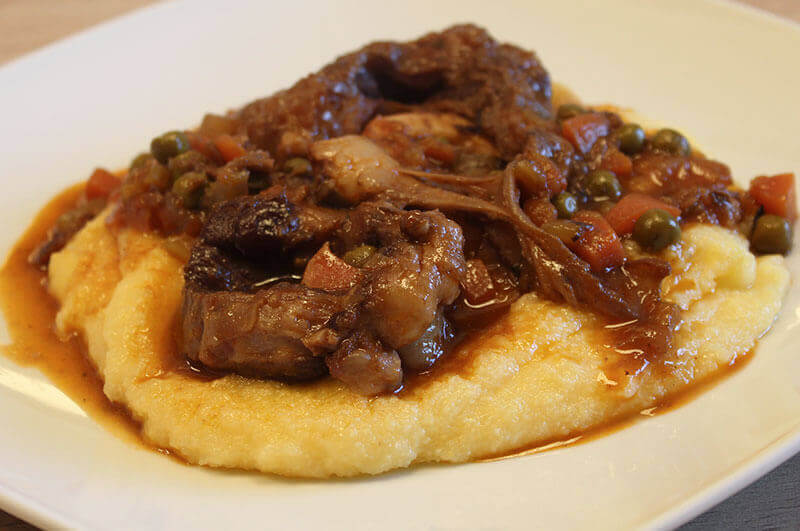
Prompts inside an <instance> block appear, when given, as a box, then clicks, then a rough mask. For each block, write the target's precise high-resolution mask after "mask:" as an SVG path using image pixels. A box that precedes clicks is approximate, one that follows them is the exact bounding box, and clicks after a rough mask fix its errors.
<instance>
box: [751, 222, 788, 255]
mask: <svg viewBox="0 0 800 531" xmlns="http://www.w3.org/2000/svg"><path fill="white" fill-rule="evenodd" d="M750 243H751V244H752V245H753V249H754V250H755V251H756V252H757V253H761V254H786V253H788V252H789V249H791V248H792V228H791V226H790V225H789V222H788V221H786V220H785V219H784V218H782V217H780V216H773V215H771V214H765V215H763V216H761V217H760V218H758V219H757V220H756V226H755V227H754V228H753V234H752V235H750Z"/></svg>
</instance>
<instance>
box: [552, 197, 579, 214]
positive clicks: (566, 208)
mask: <svg viewBox="0 0 800 531" xmlns="http://www.w3.org/2000/svg"><path fill="white" fill-rule="evenodd" d="M553 205H555V207H556V211H557V212H558V217H559V218H562V219H569V218H571V217H572V216H574V215H575V212H577V211H578V200H577V199H576V198H575V196H574V195H572V194H571V193H569V192H561V193H560V194H558V195H557V196H555V197H554V198H553Z"/></svg>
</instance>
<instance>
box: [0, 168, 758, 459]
mask: <svg viewBox="0 0 800 531" xmlns="http://www.w3.org/2000/svg"><path fill="white" fill-rule="evenodd" d="M82 191H83V184H79V185H75V186H73V187H72V188H69V189H67V190H65V191H64V192H62V193H61V194H59V195H58V196H56V197H55V198H54V199H53V200H52V201H50V202H49V203H48V204H47V205H46V206H45V207H44V208H43V209H42V211H41V212H39V214H38V215H37V216H36V218H35V219H34V220H33V223H32V224H31V226H30V227H29V228H28V230H27V231H26V232H25V234H24V235H23V236H22V238H21V239H20V240H19V241H18V242H17V243H16V245H15V246H14V248H13V249H12V251H11V253H10V254H9V256H8V258H7V260H6V263H5V265H3V267H2V269H0V309H2V311H3V314H4V317H5V319H6V323H7V325H8V331H9V335H10V337H11V344H9V345H6V346H3V347H2V352H3V353H4V354H5V355H6V356H7V357H8V358H10V359H11V360H12V361H14V362H16V363H18V364H19V365H22V366H26V367H35V368H36V369H38V370H39V371H41V372H42V373H43V374H44V375H45V376H47V378H48V379H49V380H50V381H51V382H53V384H55V385H56V386H57V387H58V388H59V389H61V390H62V391H63V392H64V393H65V394H66V395H67V396H69V397H70V398H71V399H72V400H73V401H74V402H75V403H76V404H78V405H79V406H80V407H81V408H82V409H83V410H84V411H85V412H86V413H87V414H88V415H89V416H90V417H91V418H92V419H94V420H95V421H97V422H98V423H100V424H101V425H103V426H104V427H105V428H106V429H108V430H109V431H111V432H112V433H114V434H115V435H117V436H119V437H120V438H122V439H123V440H126V441H128V442H133V443H136V444H140V445H144V446H146V447H148V448H151V449H154V450H156V451H159V452H161V453H164V454H167V455H171V456H173V457H177V456H176V454H175V453H174V452H171V451H168V450H165V449H161V448H153V447H152V446H151V445H149V444H147V443H146V442H145V441H144V440H143V439H142V437H141V426H140V425H139V423H138V422H136V420H135V419H133V418H132V416H131V415H130V413H129V411H128V410H127V409H126V408H125V407H124V406H122V405H119V404H114V403H112V402H111V401H110V400H109V399H108V398H107V397H106V396H105V394H103V381H102V378H101V377H100V376H99V374H98V373H97V370H96V368H95V367H94V365H93V364H92V362H91V361H90V360H89V358H88V356H87V355H86V352H85V345H84V344H83V342H82V340H81V338H79V337H70V338H66V339H62V338H59V337H58V335H57V334H56V331H55V328H54V327H55V324H54V323H55V317H56V313H57V311H58V303H57V302H56V301H55V299H53V297H51V296H50V294H49V293H48V292H47V289H46V276H47V275H46V273H45V272H44V271H42V270H40V269H38V268H35V267H33V266H31V265H30V264H29V263H28V255H29V254H30V253H31V251H32V250H33V249H34V248H35V247H36V246H37V245H38V244H39V243H40V242H41V241H42V240H43V239H44V238H45V236H46V234H47V231H48V229H49V228H50V227H51V226H52V225H53V224H54V223H55V221H56V219H57V218H58V216H60V215H61V214H62V213H64V212H66V211H67V210H69V209H70V208H72V207H73V206H74V205H75V203H76V201H77V199H78V197H79V196H80V195H81V193H82ZM514 333H515V331H514V326H513V324H512V323H511V320H510V319H509V318H508V315H507V314H506V315H503V316H501V317H499V318H498V319H496V320H495V321H494V322H493V323H492V324H489V325H488V326H486V327H484V328H482V329H481V330H480V331H479V333H473V334H468V335H466V336H465V337H464V338H463V339H462V340H461V341H460V343H459V345H458V346H457V347H456V348H455V349H454V350H453V352H451V353H450V355H448V356H447V357H445V358H444V359H443V360H440V361H439V362H437V363H436V364H435V365H434V367H433V368H432V369H430V370H428V371H426V372H423V373H418V374H410V375H408V376H407V382H406V384H405V387H404V388H403V389H402V390H401V391H400V392H399V395H400V396H401V397H402V396H409V395H412V394H413V393H415V392H417V391H419V390H420V389H424V388H425V387H426V386H427V385H429V384H430V383H432V382H434V381H436V380H437V379H438V378H440V377H442V376H443V375H445V374H452V373H456V374H461V375H464V376H467V375H468V374H469V372H470V371H471V367H472V365H473V361H474V359H475V357H476V355H477V354H478V353H479V352H480V350H481V349H480V348H479V347H480V344H481V343H482V341H483V340H484V339H485V338H486V337H487V336H489V337H492V336H496V335H504V336H511V335H514ZM751 358H752V353H748V355H745V356H740V357H739V358H737V359H736V360H734V362H732V363H731V370H725V371H720V372H719V373H717V374H715V375H713V376H711V377H710V378H707V379H705V380H703V381H701V382H693V383H692V385H691V386H689V387H688V388H687V389H686V390H684V391H682V392H680V393H678V394H677V395H674V396H671V397H669V398H668V399H665V400H663V401H661V402H660V403H658V404H657V405H656V406H654V407H650V408H648V409H646V410H644V411H642V412H641V415H629V416H625V417H622V418H616V419H612V420H610V421H609V422H608V423H605V424H603V425H601V426H598V427H595V428H592V429H590V430H586V431H583V432H580V433H574V434H570V435H568V436H567V437H563V438H559V439H555V440H552V441H545V442H544V443H543V442H541V441H540V442H537V443H536V444H535V445H530V446H526V447H522V448H517V449H514V450H511V451H507V452H502V453H501V454H498V455H492V456H486V457H483V458H480V459H478V461H492V460H497V459H505V458H508V457H516V456H522V455H530V454H535V453H540V452H543V451H546V450H550V449H554V448H559V447H563V446H568V445H573V444H576V443H579V442H588V441H591V440H594V439H596V438H598V437H602V436H605V435H608V434H609V433H612V432H614V431H616V430H619V429H622V428H624V427H626V426H628V425H630V424H631V423H633V422H636V421H637V420H638V419H639V418H641V417H642V416H653V415H655V414H660V413H664V412H666V411H670V410H672V409H675V408H677V407H679V406H681V405H683V404H685V403H687V402H689V401H690V400H692V399H693V398H694V397H696V396H697V395H698V394H700V393H702V392H704V391H705V390H707V389H708V388H709V387H711V386H713V385H715V384H716V383H718V382H719V381H720V380H721V379H723V378H726V377H728V376H729V375H730V374H732V373H733V372H735V371H736V370H739V369H740V368H741V367H743V366H745V365H746V364H747V362H748V361H749V360H750V359H751ZM631 363H632V365H630V366H628V365H626V364H620V365H619V369H620V370H621V371H622V372H624V373H626V374H630V373H629V372H628V371H632V370H633V371H635V369H636V367H638V365H637V363H638V362H637V361H635V360H632V361H631ZM184 365H185V366H184ZM635 366H636V367H635ZM174 370H175V372H179V373H183V374H187V375H192V376H193V377H198V378H204V379H209V380H211V379H214V378H217V377H220V376H221V375H220V374H217V373H208V372H207V371H206V370H204V368H199V367H195V366H190V365H188V364H183V363H182V364H181V366H180V367H174ZM307 385H313V384H307Z"/></svg>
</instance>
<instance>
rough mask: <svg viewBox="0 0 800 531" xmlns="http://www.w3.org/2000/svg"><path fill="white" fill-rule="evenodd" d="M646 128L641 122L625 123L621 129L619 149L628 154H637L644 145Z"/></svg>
mask: <svg viewBox="0 0 800 531" xmlns="http://www.w3.org/2000/svg"><path fill="white" fill-rule="evenodd" d="M644 139H645V134H644V129H642V128H641V127H639V124H625V125H623V126H622V127H621V128H620V130H619V149H620V151H622V152H623V153H625V154H626V155H635V154H636V153H639V152H640V151H641V150H642V147H643V146H644Z"/></svg>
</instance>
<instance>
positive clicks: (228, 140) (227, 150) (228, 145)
mask: <svg viewBox="0 0 800 531" xmlns="http://www.w3.org/2000/svg"><path fill="white" fill-rule="evenodd" d="M214 146H216V148H217V149H218V150H219V152H220V154H221V155H222V158H223V159H225V162H230V161H232V160H233V159H236V158H239V157H241V156H242V155H244V154H245V153H247V151H246V150H245V149H244V148H243V147H242V145H241V144H239V142H237V141H236V139H235V138H233V137H232V136H231V135H219V136H218V137H217V138H215V139H214Z"/></svg>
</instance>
